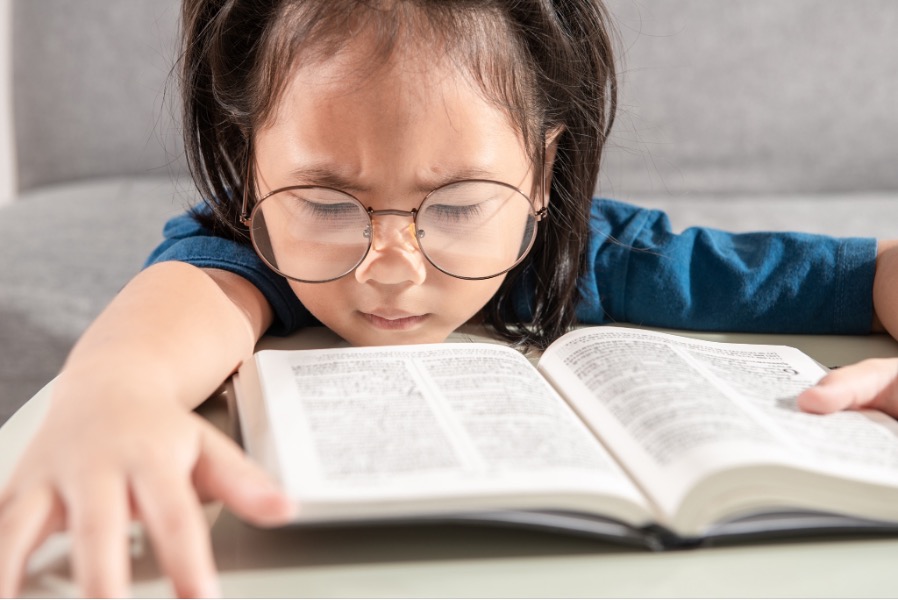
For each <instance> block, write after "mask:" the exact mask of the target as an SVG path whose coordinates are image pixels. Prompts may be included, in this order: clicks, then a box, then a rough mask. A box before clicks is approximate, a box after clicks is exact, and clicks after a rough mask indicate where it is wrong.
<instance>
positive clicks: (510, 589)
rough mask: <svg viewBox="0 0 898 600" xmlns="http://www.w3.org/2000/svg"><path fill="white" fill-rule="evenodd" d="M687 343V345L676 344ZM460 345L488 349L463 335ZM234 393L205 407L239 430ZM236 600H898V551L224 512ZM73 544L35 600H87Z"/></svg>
mask: <svg viewBox="0 0 898 600" xmlns="http://www.w3.org/2000/svg"><path fill="white" fill-rule="evenodd" d="M678 333H684V332H678ZM687 335H695V336H697V337H702V338H705V339H716V340H722V341H733V342H750V343H784V344H787V345H792V346H796V347H799V348H800V349H802V350H804V351H805V352H807V353H808V354H810V355H811V356H813V357H814V358H816V359H817V360H818V361H819V362H821V363H822V364H824V365H827V366H838V365H842V364H848V363H851V362H855V361H857V360H860V359H863V358H867V357H880V356H898V343H896V342H894V341H893V340H891V339H889V338H887V337H886V336H845V337H842V336H838V337H836V336H778V335H741V334H687ZM452 339H453V340H454V341H459V342H465V341H482V338H481V337H480V336H479V335H478V334H476V333H471V332H465V331H462V332H460V333H459V334H456V335H454V336H453V338H452ZM338 343H339V340H337V339H336V338H334V337H333V336H332V335H331V334H329V333H326V332H323V331H320V332H314V333H313V334H311V335H309V334H306V335H304V336H303V337H302V338H296V337H294V338H287V339H266V340H263V342H262V343H261V344H260V346H265V347H300V346H301V347H329V346H333V345H335V344H338ZM51 389H52V382H51V383H50V384H48V385H47V386H46V387H45V388H44V389H43V390H41V391H40V392H39V393H38V394H37V395H36V396H35V397H34V398H32V399H31V400H30V401H29V402H28V403H26V405H25V406H24V407H23V408H22V409H21V410H20V411H19V412H18V413H16V414H15V415H14V416H13V417H12V418H11V419H10V420H9V421H8V422H7V423H6V424H5V425H4V426H3V427H2V428H0V481H5V479H6V477H8V475H9V472H10V470H11V469H12V466H13V465H14V463H15V460H16V458H17V456H18V455H19V453H20V452H21V451H22V449H23V447H24V445H25V444H26V443H27V441H28V439H29V438H30V436H31V434H32V433H33V431H34V430H35V428H36V427H37V426H38V425H39V423H40V419H41V417H42V415H43V413H44V411H45V409H46V407H47V403H48V400H49V395H50V391H51ZM227 400H228V391H227V389H226V388H225V389H224V392H223V393H222V394H220V395H219V396H218V397H216V398H214V399H212V400H210V402H209V403H207V405H206V406H205V407H204V411H205V413H206V414H207V416H208V417H209V418H210V419H212V420H213V421H214V422H216V424H217V425H219V426H220V427H221V428H222V429H225V430H231V429H233V425H234V424H233V420H232V418H231V416H230V413H229V411H228V410H227V404H226V402H227ZM207 513H208V517H209V519H210V522H211V523H212V540H213V547H214V551H215V558H216V562H217V565H218V568H219V571H220V573H221V583H222V589H223V592H224V594H225V595H227V596H244V597H246V596H250V597H264V596H317V597H322V596H340V597H345V596H355V597H358V596H364V597H408V596H417V597H421V596H430V597H432V596H443V597H446V596H450V597H471V596H479V597H483V596H514V597H534V596H542V597H545V596H555V597H560V596H617V597H625V596H641V597H650V596H666V597H669V596H692V597H711V596H714V597H734V596H755V597H763V596H796V595H800V596H816V597H840V596H841V597H845V596H866V597H894V596H898V578H896V577H895V576H894V562H895V557H896V556H898V538H895V537H887V536H868V537H833V538H819V537H817V538H810V539H796V540H785V541H776V542H763V543H761V542H755V543H750V544H738V545H729V546H720V547H710V548H701V549H693V550H683V551H670V552H651V551H646V550H639V549H633V548H627V547H623V546H617V545H613V544H609V543H605V542H601V541H596V540H594V539H588V538H581V537H576V536H570V535H562V534H555V533H549V532H539V531H532V530H521V529H510V528H501V527H488V526H473V525H396V526H381V527H373V526H368V527H345V528H330V529H323V530H308V529H295V528H294V529H289V528H288V529H280V530H260V529H256V528H253V527H251V526H248V525H245V524H244V523H242V522H240V521H239V520H238V519H236V518H235V517H233V516H232V515H230V514H229V513H227V512H224V511H221V509H220V508H219V507H218V506H215V505H212V506H209V507H208V509H207ZM132 538H133V543H132V555H133V557H134V560H133V567H132V568H133V578H134V586H133V590H132V593H133V594H134V595H135V596H169V595H171V594H172V590H171V588H170V586H169V584H168V583H167V582H166V581H165V580H164V579H163V578H162V577H160V575H159V572H158V569H157V568H156V565H155V562H154V560H153V558H152V555H151V552H150V551H149V549H148V547H147V544H146V543H145V541H144V539H143V537H142V535H141V532H140V529H139V528H138V527H135V529H134V533H133V536H132ZM67 549H68V539H67V536H66V535H65V534H57V535H55V536H53V537H52V538H51V539H50V540H48V542H47V543H46V544H44V546H43V547H41V548H40V549H39V550H38V551H37V552H36V554H35V555H34V557H33V559H32V561H31V563H30V566H29V576H28V579H27V582H26V587H25V589H24V590H23V592H22V594H23V596H25V597H43V596H60V597H61V596H70V595H71V596H77V595H78V594H77V590H76V589H75V587H74V586H73V584H72V581H71V578H70V573H69V569H68V559H67Z"/></svg>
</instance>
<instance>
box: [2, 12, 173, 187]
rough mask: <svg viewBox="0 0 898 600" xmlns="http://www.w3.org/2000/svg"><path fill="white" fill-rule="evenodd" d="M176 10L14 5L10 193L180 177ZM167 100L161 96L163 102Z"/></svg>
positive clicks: (163, 99) (12, 20) (12, 17)
mask: <svg viewBox="0 0 898 600" xmlns="http://www.w3.org/2000/svg"><path fill="white" fill-rule="evenodd" d="M178 16H179V2H178V0H124V1H121V0H116V1H110V0H14V2H13V8H12V15H11V22H12V61H13V68H12V77H13V115H14V125H15V139H16V145H15V149H16V161H17V163H18V167H17V171H18V181H19V189H20V190H22V191H25V190H28V189H30V188H33V187H37V186H41V185H45V184H50V183H55V182H63V181H70V180H75V179H85V178H91V177H103V176H120V175H147V174H153V173H156V174H167V173H170V172H171V171H175V172H183V169H184V165H183V161H182V150H181V145H180V141H179V132H178V130H177V111H178V105H177V99H176V95H177V92H176V89H175V87H174V81H175V79H174V78H172V79H171V82H172V83H171V85H170V86H169V87H168V89H167V88H166V84H167V82H168V81H169V72H170V70H171V69H172V67H173V65H174V64H175V60H176V58H177V56H176V54H177V25H178ZM166 94H168V95H166Z"/></svg>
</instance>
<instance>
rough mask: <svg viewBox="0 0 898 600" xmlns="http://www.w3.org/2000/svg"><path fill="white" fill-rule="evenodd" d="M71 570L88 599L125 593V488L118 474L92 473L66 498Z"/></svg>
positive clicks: (128, 568) (127, 557)
mask: <svg viewBox="0 0 898 600" xmlns="http://www.w3.org/2000/svg"><path fill="white" fill-rule="evenodd" d="M68 507H69V510H68V513H69V519H68V523H69V529H70V531H71V536H72V570H73V572H74V575H75V581H76V582H77V583H78V587H79V589H80V590H81V593H82V594H83V595H84V596H85V597H88V598H100V597H102V598H110V597H112V598H114V597H122V596H125V595H127V594H128V591H129V590H128V584H129V581H130V579H131V557H130V554H129V552H128V535H129V527H128V524H129V513H130V504H129V500H128V489H127V484H126V482H125V480H124V479H123V478H122V477H121V476H119V475H111V474H110V475H100V474H98V475H92V476H90V477H89V478H87V479H81V480H79V481H78V484H77V486H75V487H74V489H72V491H71V494H70V498H69V501H68Z"/></svg>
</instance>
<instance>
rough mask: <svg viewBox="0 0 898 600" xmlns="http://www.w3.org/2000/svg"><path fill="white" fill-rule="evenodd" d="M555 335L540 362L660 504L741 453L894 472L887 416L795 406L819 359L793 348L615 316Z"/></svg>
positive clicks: (824, 467)
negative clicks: (629, 325) (669, 330)
mask: <svg viewBox="0 0 898 600" xmlns="http://www.w3.org/2000/svg"><path fill="white" fill-rule="evenodd" d="M556 344H557V345H553V348H551V349H550V350H549V351H547V353H546V354H545V355H544V356H543V359H542V360H541V361H540V369H541V370H542V371H543V372H544V373H545V374H546V377H547V378H548V379H550V380H551V381H553V383H555V385H556V387H559V389H564V391H565V393H566V394H567V395H568V397H569V399H570V400H571V402H572V403H573V404H574V406H576V407H577V410H578V411H579V412H580V413H581V415H582V416H583V417H584V419H585V420H586V421H587V422H588V423H589V424H590V425H591V426H592V427H593V428H594V430H596V431H597V432H598V435H599V437H600V438H601V439H603V440H605V441H606V442H607V444H608V445H609V447H611V448H613V449H614V451H615V454H616V455H617V456H618V458H619V460H620V461H621V462H622V463H624V464H626V466H627V467H628V469H629V470H630V472H631V474H632V475H633V477H634V479H636V480H637V481H638V482H640V484H641V485H642V486H643V488H644V489H645V490H646V492H647V494H649V495H650V496H652V497H653V498H654V500H655V501H656V503H657V504H659V505H660V506H662V508H663V510H664V511H665V512H667V513H668V514H672V513H674V512H675V511H676V509H677V507H678V505H679V503H680V501H681V500H682V498H683V497H684V496H685V495H686V494H687V493H688V491H689V489H690V488H691V487H692V486H693V485H695V483H696V482H697V481H698V480H700V479H702V478H703V477H705V476H707V475H708V474H709V473H712V472H714V471H718V470H722V469H724V468H732V467H734V466H738V465H751V464H782V465H790V466H797V467H800V468H804V469H808V470H814V471H817V472H821V473H831V474H839V476H842V475H848V476H851V477H855V478H857V477H860V478H864V477H867V478H871V479H870V480H875V481H888V480H890V481H895V480H896V479H898V436H896V429H895V427H894V423H892V422H891V421H890V420H889V419H883V418H882V416H881V415H877V414H873V415H869V414H863V413H857V412H854V413H839V414H836V415H829V416H826V417H822V416H817V415H809V414H805V413H801V412H800V411H799V410H798V409H797V406H796V403H795V398H796V397H797V395H798V393H800V392H801V391H802V390H804V389H805V388H807V387H808V386H810V385H813V384H814V383H815V382H816V381H817V380H818V379H819V378H820V377H821V376H822V375H823V374H824V373H825V371H824V369H822V368H821V367H820V366H819V365H817V364H816V363H815V362H814V361H813V360H811V359H810V358H809V357H807V356H806V355H804V354H803V353H801V352H799V351H797V350H795V349H793V348H787V347H781V346H755V345H752V346H749V345H742V344H720V343H712V342H704V341H700V340H692V339H689V338H684V337H678V336H670V335H666V334H661V333H656V332H650V331H640V330H633V329H626V328H615V327H597V328H589V329H584V330H580V331H577V332H575V333H573V334H569V336H565V337H564V338H562V340H560V343H556ZM560 386H562V387H560Z"/></svg>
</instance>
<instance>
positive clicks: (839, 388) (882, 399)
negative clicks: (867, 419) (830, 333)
mask: <svg viewBox="0 0 898 600" xmlns="http://www.w3.org/2000/svg"><path fill="white" fill-rule="evenodd" d="M798 406H799V407H800V408H801V409H802V410H804V411H807V412H812V413H818V414H826V413H832V412H836V411H839V410H846V409H858V408H876V409H879V410H883V411H885V412H888V413H889V414H891V415H893V416H895V415H898V360H894V359H868V360H865V361H862V362H859V363H857V364H854V365H850V366H847V367H842V368H840V369H837V370H835V371H831V372H830V373H829V374H827V375H826V376H825V377H824V378H823V379H821V380H820V381H819V382H817V385H815V386H814V387H812V388H809V389H807V390H805V391H804V392H803V393H802V394H801V395H800V396H799V397H798Z"/></svg>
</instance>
